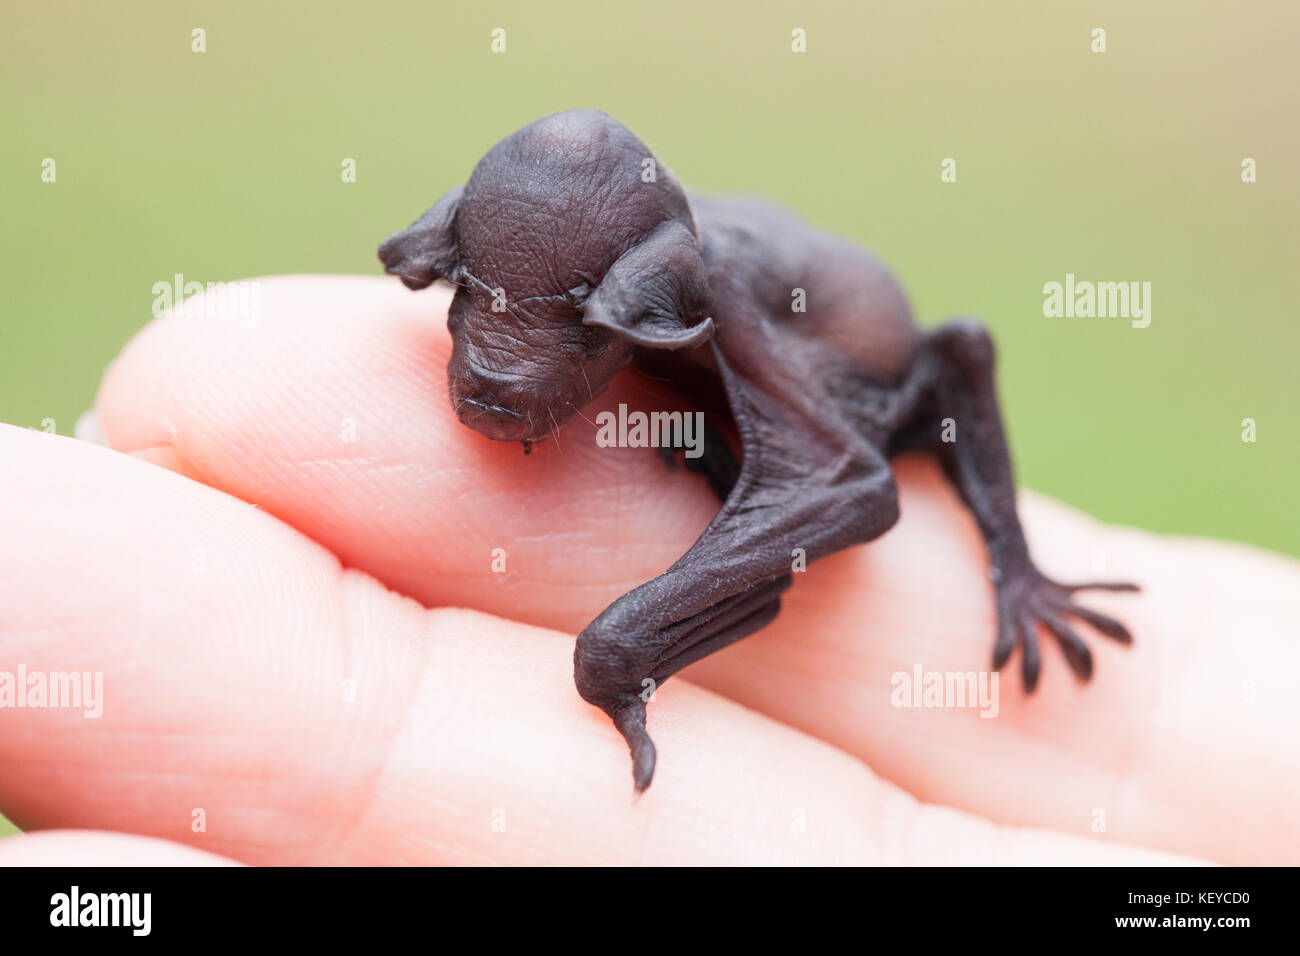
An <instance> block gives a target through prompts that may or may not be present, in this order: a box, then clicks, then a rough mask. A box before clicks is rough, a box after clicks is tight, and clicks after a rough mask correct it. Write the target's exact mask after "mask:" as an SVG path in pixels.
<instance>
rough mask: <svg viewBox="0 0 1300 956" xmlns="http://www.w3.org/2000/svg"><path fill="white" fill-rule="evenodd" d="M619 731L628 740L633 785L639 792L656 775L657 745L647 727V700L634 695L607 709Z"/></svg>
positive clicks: (643, 789)
mask: <svg viewBox="0 0 1300 956" xmlns="http://www.w3.org/2000/svg"><path fill="white" fill-rule="evenodd" d="M605 713H607V714H609V717H610V719H611V720H613V721H614V726H615V727H617V728H618V732H619V733H620V734H622V735H623V739H624V740H626V741H627V749H628V750H629V751H630V752H631V754H632V785H633V786H634V787H636V792H637V793H642V792H644V791H645V788H646V787H648V786H650V781H651V780H652V779H653V778H654V775H655V760H656V753H655V745H654V741H653V740H651V739H650V735H649V734H648V733H646V729H645V701H643V700H642V699H641V698H640V696H638V695H633V696H632V698H631V700H630V701H628V702H626V703H624V704H622V705H621V706H618V707H610V708H606V709H605Z"/></svg>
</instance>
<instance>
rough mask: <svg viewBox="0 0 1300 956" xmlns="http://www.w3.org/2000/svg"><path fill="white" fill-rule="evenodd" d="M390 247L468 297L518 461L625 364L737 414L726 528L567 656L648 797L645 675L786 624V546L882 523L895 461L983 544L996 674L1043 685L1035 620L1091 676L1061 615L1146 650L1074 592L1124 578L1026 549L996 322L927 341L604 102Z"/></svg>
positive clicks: (717, 461)
mask: <svg viewBox="0 0 1300 956" xmlns="http://www.w3.org/2000/svg"><path fill="white" fill-rule="evenodd" d="M379 259H380V261H381V262H382V263H383V265H384V269H385V271H387V272H388V273H390V274H392V275H396V276H398V277H400V278H401V280H402V282H403V283H405V284H406V286H407V287H408V288H410V289H423V288H425V287H427V286H429V285H430V284H432V283H433V282H434V281H435V280H438V279H443V280H446V281H448V282H451V283H453V284H454V285H455V286H456V293H455V297H454V298H453V299H452V302H451V309H450V312H449V315H448V319H447V324H448V328H449V329H450V331H451V336H452V343H453V344H452V353H451V362H450V364H449V366H448V368H447V381H448V387H449V391H450V395H451V402H452V406H453V408H454V409H455V411H456V414H457V416H458V417H459V419H460V420H461V422H463V423H464V424H466V425H468V426H469V427H471V428H473V429H474V430H476V431H478V432H480V433H482V434H483V435H486V436H487V437H489V438H494V439H498V440H501V441H519V442H523V443H524V449H525V451H527V450H528V448H529V446H530V443H532V442H535V441H540V440H543V439H544V438H546V437H547V435H549V434H551V432H552V430H553V429H558V428H559V427H560V426H561V425H563V424H564V423H565V422H566V421H567V420H568V419H570V418H571V417H572V416H573V415H574V414H576V413H577V412H578V410H579V409H580V408H581V407H583V406H584V405H586V404H588V403H589V402H591V401H592V399H593V398H595V397H596V396H597V395H598V394H600V393H601V392H602V391H603V390H604V389H605V388H606V386H607V385H608V384H609V382H610V379H611V378H612V377H613V376H614V374H615V373H616V372H618V371H619V370H620V369H622V368H624V367H626V366H628V365H630V364H631V365H636V366H638V367H639V368H642V369H644V370H646V371H648V372H651V373H652V374H654V375H655V376H657V377H660V378H664V379H668V380H670V381H672V382H673V384H674V385H675V386H676V387H677V388H678V389H679V390H680V391H682V392H683V393H684V394H686V395H688V396H690V397H693V398H695V399H696V400H698V401H699V402H700V403H701V404H702V407H704V408H706V409H711V410H713V411H715V412H716V413H719V414H723V415H725V414H727V413H728V412H729V414H730V416H731V420H732V421H733V422H734V425H735V429H736V433H737V434H738V435H739V439H740V451H741V454H740V455H739V457H738V456H737V455H736V454H735V453H734V452H733V451H732V449H731V447H730V446H729V444H728V443H727V441H726V440H725V439H723V438H722V437H721V433H720V432H719V431H718V430H717V429H714V428H710V429H709V430H708V431H707V432H706V435H705V442H704V447H703V454H702V455H701V456H700V457H699V458H697V459H692V460H688V461H687V465H688V466H689V467H691V469H692V470H695V471H699V472H701V473H703V474H704V476H705V477H706V478H707V480H708V482H709V484H710V486H711V487H712V488H713V489H714V491H715V492H716V493H717V494H718V496H719V497H720V498H721V499H722V508H721V510H720V511H719V512H718V514H717V516H716V517H715V518H714V519H713V521H712V522H711V523H710V524H709V526H708V528H706V529H705V531H704V533H703V534H702V535H700V538H699V540H698V541H696V542H695V544H694V546H692V547H691V549H690V550H689V551H687V552H686V554H684V555H683V556H682V557H681V559H680V560H678V561H677V563H675V564H674V565H673V566H672V567H670V568H669V569H668V570H667V571H665V572H664V573H663V574H661V575H660V576H659V577H657V578H655V579H653V580H651V581H648V582H646V583H645V584H643V585H641V586H640V587H638V588H636V589H634V590H632V591H630V592H629V593H627V594H625V595H623V596H622V597H621V598H619V599H618V600H617V601H615V602H614V603H613V604H611V605H610V606H609V607H608V608H606V609H605V610H604V612H602V613H601V614H600V616H599V617H597V618H596V619H595V620H594V621H592V622H591V624H590V625H588V626H587V628H586V629H585V630H584V631H583V632H582V633H581V634H580V635H578V640H577V645H576V648H575V650H574V681H575V683H576V684H577V687H578V693H580V694H581V695H582V697H583V698H584V699H585V700H587V701H588V702H590V703H592V704H594V705H596V706H598V707H600V708H601V709H602V710H604V711H605V713H606V714H608V715H609V716H610V718H611V719H612V720H613V722H614V724H615V726H616V727H617V728H618V729H619V731H620V732H621V733H622V734H623V737H624V738H625V739H626V740H627V743H628V747H629V748H630V750H631V753H632V765H633V779H634V782H635V785H636V788H637V789H638V790H644V789H645V788H646V787H647V786H648V785H649V784H650V779H651V777H652V775H653V773H654V767H655V747H654V744H653V743H652V742H651V740H650V737H649V735H648V734H647V733H646V726H645V720H646V699H648V697H649V693H648V691H647V690H646V689H647V688H654V687H656V686H657V685H658V684H662V683H663V681H664V680H665V679H666V678H668V677H669V676H670V675H672V674H674V673H676V672H677V671H679V670H681V669H682V668H683V667H685V666H686V665H688V664H690V663H692V662H694V661H697V660H699V659H700V658H702V657H704V656H706V655H708V654H712V653H713V652H714V651H717V650H720V649H721V648H723V647H726V646H727V645H728V644H731V643H734V642H735V641H738V640H740V639H741V638H743V637H746V636H748V635H750V634H752V633H754V632H755V631H757V630H759V629H760V628H762V627H763V626H765V625H766V624H768V623H769V622H770V621H771V620H772V619H773V618H775V617H776V615H777V612H778V611H779V609H780V606H781V593H782V592H783V591H784V590H785V589H786V588H788V587H789V586H790V582H791V570H792V555H803V556H805V559H806V560H807V561H812V560H815V559H817V558H820V557H823V556H825V555H828V554H831V553H833V552H835V551H839V550H840V549H842V548H847V547H849V546H850V545H855V544H859V543H861V542H865V541H870V540H872V539H873V538H876V537H879V536H880V535H882V534H884V533H885V532H886V531H887V530H889V528H890V527H891V526H892V525H893V524H894V522H896V521H897V520H898V489H897V487H896V485H895V483H894V476H893V473H892V472H891V470H890V467H889V461H888V459H889V458H890V457H891V456H893V455H896V454H898V453H900V452H902V451H905V450H909V449H918V448H923V449H930V450H931V451H933V452H934V453H936V454H937V455H938V457H939V459H940V461H941V462H942V464H943V467H944V469H945V471H946V473H947V475H948V477H949V478H950V479H951V480H952V482H953V484H954V485H955V486H956V488H957V490H958V492H959V493H960V495H961V497H962V499H963V500H964V501H965V503H966V505H967V507H969V509H970V510H971V512H972V513H973V514H974V516H975V520H976V522H977V523H978V525H979V529H980V532H981V533H982V535H983V537H984V540H985V542H986V544H987V547H988V553H989V559H990V563H991V571H990V576H991V577H992V580H993V587H994V592H995V596H996V604H997V614H998V630H997V637H996V640H995V643H994V648H993V667H994V668H1001V667H1002V666H1003V665H1004V664H1005V663H1006V662H1007V660H1008V658H1009V657H1010V655H1011V652H1012V650H1013V648H1014V647H1015V646H1016V645H1017V644H1018V645H1019V646H1020V648H1021V665H1022V673H1023V678H1024V684H1025V688H1026V690H1027V691H1032V690H1033V689H1034V686H1035V685H1036V684H1037V682H1038V675H1039V669H1040V657H1039V648H1038V640H1039V637H1038V631H1039V626H1040V625H1041V626H1042V627H1044V628H1046V630H1047V632H1048V633H1049V634H1051V635H1052V636H1053V637H1054V638H1055V639H1056V641H1057V643H1058V644H1059V645H1060V647H1061V651H1062V652H1063V654H1064V656H1065V658H1066V660H1067V661H1068V662H1069V665H1070V667H1071V668H1073V670H1074V672H1075V673H1076V674H1077V675H1078V676H1079V677H1080V678H1082V679H1084V680H1086V679H1087V678H1088V677H1090V676H1091V673H1092V657H1091V654H1090V653H1089V651H1088V648H1087V646H1086V645H1085V644H1084V642H1083V641H1082V640H1081V639H1080V637H1079V636H1078V634H1076V633H1075V631H1074V629H1073V627H1071V625H1070V624H1069V623H1067V622H1066V618H1067V616H1068V617H1072V618H1076V619H1078V620H1081V621H1084V622H1086V623H1087V624H1089V625H1091V626H1092V627H1093V628H1095V629H1096V630H1098V631H1099V632H1101V633H1102V634H1104V635H1107V636H1108V637H1111V638H1114V639H1116V640H1118V641H1121V642H1123V643H1125V644H1128V643H1130V642H1131V641H1132V638H1131V636H1130V635H1129V632H1128V630H1127V629H1126V628H1125V627H1124V625H1123V624H1121V623H1120V622H1118V621H1116V620H1113V619H1112V618H1110V617H1107V616H1105V615H1103V614H1099V613H1097V612H1096V611H1093V610H1090V609H1088V608H1086V607H1082V606H1080V605H1079V604H1077V603H1075V602H1074V600H1073V596H1074V594H1075V592H1077V591H1080V590H1083V589H1085V588H1103V589H1108V590H1136V588H1135V587H1134V586H1133V585H1130V584H1121V583H1090V584H1076V585H1066V584H1058V583H1057V582H1055V581H1053V580H1051V579H1049V578H1047V577H1046V576H1045V575H1043V574H1042V573H1041V572H1040V571H1039V570H1038V569H1037V567H1036V566H1035V565H1034V563H1033V561H1032V560H1031V558H1030V556H1029V551H1028V548H1027V546H1026V544H1025V538H1024V534H1023V532H1022V531H1021V527H1020V521H1019V519H1018V518H1017V516H1016V499H1015V483H1014V479H1013V476H1012V469H1011V459H1010V456H1009V453H1008V450H1007V442H1006V437H1005V435H1004V434H1003V429H1002V416H1001V414H1000V413H999V411H998V402H997V398H996V394H995V387H994V373H993V364H994V352H993V342H992V340H991V339H990V337H989V333H988V331H987V330H986V329H985V328H984V326H983V325H981V324H980V323H979V322H977V321H974V320H971V319H959V320H956V321H952V322H950V323H948V324H946V325H943V326H941V327H939V328H936V329H933V330H920V329H918V328H917V327H916V325H915V324H914V323H913V319H912V315H911V310H910V307H909V306H908V303H907V300H906V298H905V297H904V295H903V292H902V290H901V288H900V287H899V285H898V283H897V282H896V280H895V279H894V278H893V276H892V275H891V274H890V272H889V270H888V269H887V268H886V267H885V266H884V265H883V264H882V263H881V262H880V261H879V260H877V259H876V258H875V257H874V256H872V255H871V254H870V253H868V252H866V251H865V250H863V249H861V248H859V247H857V246H856V245H854V244H853V243H851V242H849V241H847V240H845V239H842V238H840V237H838V236H835V235H832V234H829V233H826V232H821V231H819V230H816V229H814V228H812V227H810V226H809V225H807V224H805V223H803V222H802V221H800V220H799V219H797V218H795V217H794V216H792V215H790V214H789V213H787V212H785V211H783V210H782V209H780V208H778V207H775V206H772V205H768V204H766V203H764V202H761V201H758V200H753V199H737V198H725V199H712V198H705V197H702V196H696V195H693V194H692V195H691V196H690V197H689V199H688V197H687V194H686V193H685V192H684V191H683V189H682V188H681V186H680V185H678V183H677V181H676V180H675V179H674V178H673V176H672V175H671V174H670V173H669V172H668V171H667V170H666V169H665V168H664V167H662V166H661V165H659V164H658V163H657V161H656V160H655V158H654V156H653V154H652V153H651V152H650V150H649V149H647V148H646V146H645V145H644V144H643V143H642V142H641V141H640V140H639V139H637V138H636V137H635V136H634V135H633V134H632V133H631V132H630V131H629V130H628V129H627V128H625V127H624V126H623V125H622V124H620V123H618V122H617V121H615V120H614V119H612V118H611V117H609V116H607V115H605V114H604V113H600V112H594V111H586V110H572V111H569V112H564V113H557V114H555V115H553V116H548V117H545V118H543V119H540V120H538V121H537V122H535V123H532V124H530V125H528V126H526V127H524V128H523V129H521V130H519V131H518V132H516V133H514V134H513V135H511V136H508V137H507V138H506V139H504V140H502V141H501V142H500V143H498V144H497V145H496V146H494V147H492V149H491V150H489V151H488V153H487V155H486V156H484V157H483V159H482V160H480V161H479V163H478V165H477V166H476V167H475V168H474V171H473V173H472V174H471V176H470V178H469V181H468V182H467V183H465V184H464V185H463V186H457V187H455V188H454V189H452V190H450V191H449V192H448V193H447V194H446V195H445V196H443V197H442V198H441V199H439V200H438V201H437V203H435V204H434V205H433V207H432V208H431V209H429V210H428V211H427V212H426V213H425V214H424V215H423V216H421V217H420V219H419V220H418V221H417V222H415V223H414V224H413V225H412V226H411V227H410V228H409V229H407V230H405V231H404V232H400V233H397V234H396V235H394V236H393V237H391V238H390V239H388V240H387V241H386V242H384V243H383V244H382V245H381V246H380V247H379Z"/></svg>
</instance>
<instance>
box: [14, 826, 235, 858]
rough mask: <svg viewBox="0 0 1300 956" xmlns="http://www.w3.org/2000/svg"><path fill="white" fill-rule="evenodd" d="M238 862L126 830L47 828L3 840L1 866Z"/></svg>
mask: <svg viewBox="0 0 1300 956" xmlns="http://www.w3.org/2000/svg"><path fill="white" fill-rule="evenodd" d="M235 865H236V864H235V861H234V860H227V859H225V858H224V857H220V856H216V855H214V854H211V853H206V852H204V851H202V850H196V849H194V848H193V847H188V846H182V845H181V844H179V843H169V842H168V841H166V840H158V839H155V838H153V837H142V836H135V835H133V834H127V833H105V832H102V831H93V830H47V831H45V832H42V833H27V834H23V835H20V836H13V837H9V838H7V839H4V840H0V867H2V866H76V867H85V866H235Z"/></svg>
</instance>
